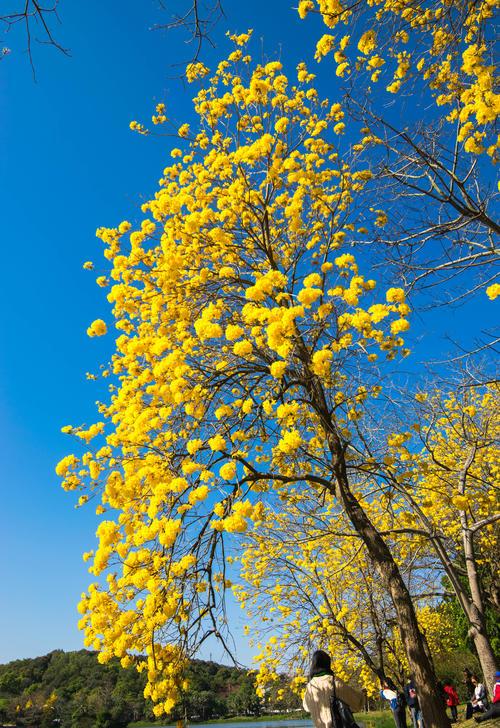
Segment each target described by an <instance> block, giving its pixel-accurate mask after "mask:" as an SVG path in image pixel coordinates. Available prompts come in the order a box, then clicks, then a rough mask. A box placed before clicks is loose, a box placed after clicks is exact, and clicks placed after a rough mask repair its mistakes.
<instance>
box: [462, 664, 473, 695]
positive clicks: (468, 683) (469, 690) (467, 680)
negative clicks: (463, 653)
mask: <svg viewBox="0 0 500 728" xmlns="http://www.w3.org/2000/svg"><path fill="white" fill-rule="evenodd" d="M462 683H463V685H465V694H466V696H467V700H470V699H471V698H472V696H473V695H474V685H473V683H472V673H471V671H470V670H469V668H468V667H464V679H463V680H462Z"/></svg>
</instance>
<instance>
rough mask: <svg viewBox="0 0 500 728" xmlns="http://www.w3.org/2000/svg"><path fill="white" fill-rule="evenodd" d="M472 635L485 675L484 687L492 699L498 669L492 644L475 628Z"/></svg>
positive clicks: (471, 632)
mask: <svg viewBox="0 0 500 728" xmlns="http://www.w3.org/2000/svg"><path fill="white" fill-rule="evenodd" d="M470 635H471V637H472V639H473V640H474V647H475V648H476V652H477V656H478V658H479V662H480V663H481V670H482V671H483V675H484V687H485V688H486V691H487V693H488V695H489V696H490V699H491V698H492V697H493V696H492V690H493V685H494V684H495V672H496V669H497V666H496V660H495V655H494V652H493V650H492V648H491V643H490V641H489V639H488V637H487V636H486V634H485V633H484V632H482V631H481V632H479V631H478V630H476V629H475V628H472V629H471V630H470Z"/></svg>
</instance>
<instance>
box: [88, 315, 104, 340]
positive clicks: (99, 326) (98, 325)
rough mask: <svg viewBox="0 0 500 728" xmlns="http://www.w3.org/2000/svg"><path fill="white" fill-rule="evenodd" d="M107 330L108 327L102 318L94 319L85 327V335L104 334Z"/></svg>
mask: <svg viewBox="0 0 500 728" xmlns="http://www.w3.org/2000/svg"><path fill="white" fill-rule="evenodd" d="M107 331H108V327H107V326H106V324H105V323H104V321H103V320H102V319H96V320H95V321H92V323H91V324H90V326H89V327H88V329H87V335H88V336H90V337H92V336H104V334H106V333H107Z"/></svg>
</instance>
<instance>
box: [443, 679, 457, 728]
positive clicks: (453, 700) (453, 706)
mask: <svg viewBox="0 0 500 728" xmlns="http://www.w3.org/2000/svg"><path fill="white" fill-rule="evenodd" d="M443 690H444V691H445V693H446V705H447V707H448V708H449V709H450V711H451V719H452V720H453V721H457V720H458V712H457V705H458V704H459V702H460V700H459V698H458V693H457V691H456V688H455V686H454V685H453V683H452V682H451V680H445V681H444V687H443Z"/></svg>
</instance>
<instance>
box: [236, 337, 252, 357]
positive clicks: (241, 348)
mask: <svg viewBox="0 0 500 728" xmlns="http://www.w3.org/2000/svg"><path fill="white" fill-rule="evenodd" d="M252 351H253V347H252V343H251V342H250V341H237V342H236V344H235V345H234V346H233V353H234V354H236V356H243V357H245V356H248V355H249V354H251V353H252Z"/></svg>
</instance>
